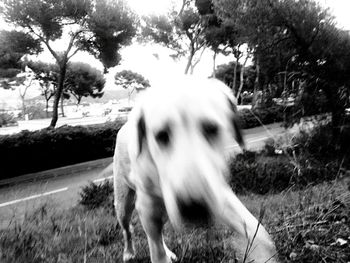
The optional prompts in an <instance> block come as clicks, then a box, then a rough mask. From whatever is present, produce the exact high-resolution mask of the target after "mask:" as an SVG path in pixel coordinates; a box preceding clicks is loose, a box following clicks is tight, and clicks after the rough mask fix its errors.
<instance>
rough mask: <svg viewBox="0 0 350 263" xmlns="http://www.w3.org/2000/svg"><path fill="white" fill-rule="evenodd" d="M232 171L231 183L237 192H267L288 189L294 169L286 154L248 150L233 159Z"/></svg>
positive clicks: (231, 163)
mask: <svg viewBox="0 0 350 263" xmlns="http://www.w3.org/2000/svg"><path fill="white" fill-rule="evenodd" d="M230 173H231V177H230V181H229V183H230V185H231V187H232V189H233V190H234V191H235V192H237V193H244V192H248V191H249V192H254V193H258V194H266V193H267V192H275V191H282V190H284V189H286V188H287V187H288V186H289V185H290V180H291V178H292V177H293V174H294V171H293V165H292V164H291V163H290V161H289V160H288V158H287V157H286V156H283V155H281V156H280V155H278V156H274V157H271V156H265V154H263V153H255V152H249V151H247V152H245V153H243V154H239V155H237V156H236V158H234V159H232V160H231V162H230Z"/></svg>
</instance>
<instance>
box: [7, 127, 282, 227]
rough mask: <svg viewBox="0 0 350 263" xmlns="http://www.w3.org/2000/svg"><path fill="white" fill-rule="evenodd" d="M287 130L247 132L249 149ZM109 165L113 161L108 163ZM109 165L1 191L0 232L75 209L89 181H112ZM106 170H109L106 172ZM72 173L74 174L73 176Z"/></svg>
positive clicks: (229, 148) (235, 149) (235, 148)
mask: <svg viewBox="0 0 350 263" xmlns="http://www.w3.org/2000/svg"><path fill="white" fill-rule="evenodd" d="M284 131H285V130H284V129H283V128H282V127H280V125H279V124H272V125H268V126H266V128H264V127H258V128H253V129H249V130H245V131H244V133H245V139H246V142H247V148H248V149H257V148H260V147H262V146H263V145H264V141H265V140H266V139H268V138H271V137H275V136H276V135H277V134H280V133H283V132H284ZM227 151H228V153H229V154H234V153H236V152H240V149H239V147H238V145H237V144H236V143H234V142H231V144H228V146H227ZM109 162H110V160H109ZM109 162H107V163H106V161H104V162H101V165H100V166H97V167H96V164H95V165H94V166H93V167H91V165H89V164H86V169H81V167H80V169H79V171H78V172H74V169H75V168H74V166H72V167H69V168H68V169H66V170H67V172H66V173H65V174H63V175H60V176H56V177H53V178H49V179H45V180H39V181H34V182H28V181H27V182H22V183H21V182H18V183H16V184H15V185H11V186H7V187H3V188H0V228H4V227H7V226H8V225H9V223H10V222H11V220H13V219H21V218H23V217H24V216H25V214H26V212H29V211H32V210H33V209H36V208H37V207H39V206H40V205H42V204H43V203H50V206H51V205H54V206H55V207H56V208H67V207H71V206H74V205H75V204H76V203H77V201H78V199H79V192H80V190H81V188H82V187H83V186H84V185H86V184H87V183H88V182H89V181H95V182H99V181H102V180H104V179H105V178H110V176H111V175H112V174H111V171H110V170H109V169H108V164H109ZM106 167H107V168H106ZM72 171H73V172H72Z"/></svg>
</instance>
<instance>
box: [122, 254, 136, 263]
mask: <svg viewBox="0 0 350 263" xmlns="http://www.w3.org/2000/svg"><path fill="white" fill-rule="evenodd" d="M134 258H135V254H134V253H132V252H130V251H124V253H123V262H125V263H129V262H132V260H133V259H134Z"/></svg>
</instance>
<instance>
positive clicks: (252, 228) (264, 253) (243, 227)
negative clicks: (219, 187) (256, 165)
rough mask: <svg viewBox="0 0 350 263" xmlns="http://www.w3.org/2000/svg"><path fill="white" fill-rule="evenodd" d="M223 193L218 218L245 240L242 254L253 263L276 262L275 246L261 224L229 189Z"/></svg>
mask: <svg viewBox="0 0 350 263" xmlns="http://www.w3.org/2000/svg"><path fill="white" fill-rule="evenodd" d="M223 193H224V195H223V196H224V198H225V200H224V202H223V203H224V204H225V205H224V207H223V211H221V213H220V215H221V216H220V217H221V219H222V220H223V222H224V223H225V224H226V225H228V226H230V227H232V228H233V229H235V230H236V231H238V232H239V234H241V237H243V238H244V239H245V242H243V244H242V243H241V245H243V246H244V248H243V250H245V249H246V251H245V252H244V253H246V254H247V255H246V256H247V259H249V260H253V262H255V263H264V262H269V263H274V262H277V260H276V259H275V257H277V253H276V248H275V245H274V243H273V241H272V239H271V237H270V235H269V234H268V233H267V231H266V229H265V228H264V227H263V226H262V225H261V224H260V223H261V222H258V220H257V219H256V218H255V217H254V216H253V215H252V214H251V213H250V212H249V211H248V209H247V208H246V207H245V206H244V205H243V204H242V202H241V201H240V200H239V199H238V198H237V196H236V195H235V194H234V193H233V192H232V191H231V189H226V191H223Z"/></svg>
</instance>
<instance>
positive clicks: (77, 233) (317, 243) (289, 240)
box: [0, 178, 350, 263]
mask: <svg viewBox="0 0 350 263" xmlns="http://www.w3.org/2000/svg"><path fill="white" fill-rule="evenodd" d="M348 184H349V180H348V179H347V178H345V179H342V180H341V181H332V182H328V183H322V184H319V185H316V186H312V187H307V188H306V189H303V190H295V191H294V190H293V189H291V188H290V189H288V190H285V191H283V192H281V193H279V194H270V195H264V196H262V195H257V194H248V195H241V196H240V199H241V200H242V201H243V203H244V204H245V205H246V206H247V207H248V209H249V210H250V211H251V212H252V213H253V214H254V215H255V216H256V217H259V214H260V210H261V207H262V206H263V207H264V218H263V220H262V224H263V225H264V226H266V227H267V229H268V231H269V232H270V233H271V234H272V236H273V239H274V240H275V242H276V246H277V249H278V251H279V255H280V260H281V262H348V260H349V258H350V246H349V243H350V193H349V189H348V187H349V186H348ZM103 189H105V188H103ZM116 221H117V220H116V218H115V215H114V214H113V212H112V210H111V208H110V206H102V207H99V208H95V209H92V210H89V209H87V208H86V207H84V206H82V205H77V206H75V207H73V208H71V209H68V210H61V211H58V210H56V209H55V208H54V206H53V205H51V204H45V205H43V206H41V207H40V208H39V209H37V210H36V211H33V212H32V213H31V214H29V215H26V217H25V219H24V221H23V222H15V221H14V222H12V224H11V225H10V226H9V228H8V229H6V230H2V231H0V262H4V263H6V262H16V263H17V262H18V263H20V262H122V261H121V259H122V251H123V249H122V235H121V232H120V229H119V226H118V225H117V223H116ZM133 223H134V226H135V227H134V236H135V239H134V240H135V245H136V248H137V251H138V252H137V258H136V260H135V262H149V253H148V245H147V240H146V237H145V234H144V232H143V230H142V227H141V225H140V223H139V220H138V217H137V216H136V215H134V217H133ZM165 239H166V242H167V244H168V245H169V247H170V248H171V249H172V250H173V251H174V252H175V253H176V254H177V256H178V258H179V261H178V262H242V259H241V258H240V259H238V260H236V259H235V257H238V258H239V254H238V253H235V233H233V232H232V231H231V230H228V229H227V228H225V227H223V226H217V227H210V228H206V229H204V228H198V229H191V230H186V231H183V232H182V233H177V232H174V231H173V229H172V228H171V226H170V225H166V229H165ZM344 242H345V244H344Z"/></svg>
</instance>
